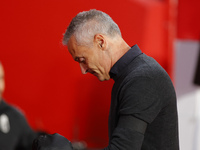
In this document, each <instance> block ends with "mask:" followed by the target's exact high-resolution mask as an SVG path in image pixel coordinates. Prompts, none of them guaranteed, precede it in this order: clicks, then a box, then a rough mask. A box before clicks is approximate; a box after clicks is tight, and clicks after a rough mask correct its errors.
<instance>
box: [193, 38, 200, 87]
mask: <svg viewBox="0 0 200 150" xmlns="http://www.w3.org/2000/svg"><path fill="white" fill-rule="evenodd" d="M194 83H195V84H196V85H200V41H199V56H198V60H197V66H196V72H195V77H194Z"/></svg>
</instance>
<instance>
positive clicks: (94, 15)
mask: <svg viewBox="0 0 200 150" xmlns="http://www.w3.org/2000/svg"><path fill="white" fill-rule="evenodd" d="M96 34H105V35H107V36H110V37H114V36H115V35H116V34H118V35H120V36H121V32H120V29H119V27H118V25H117V24H116V23H115V22H114V21H113V20H112V18H111V17H110V16H109V15H107V14H106V13H104V12H102V11H98V10H95V9H92V10H89V11H83V12H80V13H79V14H77V15H76V16H75V17H74V18H73V19H72V21H71V23H70V25H69V26H68V27H67V30H66V32H65V34H64V37H63V44H64V45H67V44H68V41H69V39H70V37H71V36H72V35H74V36H75V39H76V41H77V43H78V44H79V45H81V44H86V45H88V44H89V45H90V43H91V42H92V41H93V38H94V36H95V35H96Z"/></svg>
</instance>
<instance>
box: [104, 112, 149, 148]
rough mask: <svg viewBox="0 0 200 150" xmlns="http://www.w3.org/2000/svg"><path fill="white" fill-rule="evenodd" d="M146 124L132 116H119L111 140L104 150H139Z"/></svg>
mask: <svg viewBox="0 0 200 150" xmlns="http://www.w3.org/2000/svg"><path fill="white" fill-rule="evenodd" d="M146 127H147V123H146V122H144V121H142V120H140V119H138V118H135V117H133V116H132V115H126V116H120V119H119V121H118V126H117V128H115V130H114V134H113V135H112V140H111V142H110V144H109V146H108V147H107V148H105V150H140V149H141V147H142V142H143V139H144V133H145V130H146Z"/></svg>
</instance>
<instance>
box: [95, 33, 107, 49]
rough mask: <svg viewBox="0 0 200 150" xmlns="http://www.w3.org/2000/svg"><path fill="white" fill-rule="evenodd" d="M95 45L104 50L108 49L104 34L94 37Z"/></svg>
mask: <svg viewBox="0 0 200 150" xmlns="http://www.w3.org/2000/svg"><path fill="white" fill-rule="evenodd" d="M94 43H95V44H96V45H97V46H98V47H99V48H100V49H102V50H105V49H106V44H107V43H106V39H105V36H104V35H102V34H96V35H95V36H94Z"/></svg>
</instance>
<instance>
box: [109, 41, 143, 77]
mask: <svg viewBox="0 0 200 150" xmlns="http://www.w3.org/2000/svg"><path fill="white" fill-rule="evenodd" d="M140 54H142V51H141V50H140V48H139V47H138V45H137V44H136V45H134V46H133V47H131V49H130V50H128V51H127V52H126V53H125V54H124V55H123V56H122V57H121V58H120V59H119V60H118V61H117V62H116V63H115V64H114V65H113V67H112V68H111V70H110V72H109V74H110V77H111V78H112V79H114V80H116V79H117V78H118V76H119V75H120V73H121V72H122V71H123V69H124V68H125V67H126V66H127V65H128V64H129V63H130V62H131V61H132V60H133V59H135V58H136V57H137V56H138V55H140Z"/></svg>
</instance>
